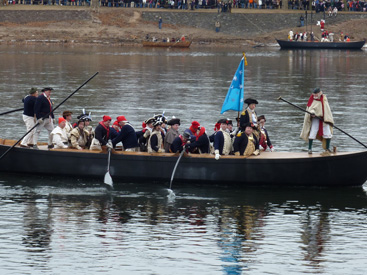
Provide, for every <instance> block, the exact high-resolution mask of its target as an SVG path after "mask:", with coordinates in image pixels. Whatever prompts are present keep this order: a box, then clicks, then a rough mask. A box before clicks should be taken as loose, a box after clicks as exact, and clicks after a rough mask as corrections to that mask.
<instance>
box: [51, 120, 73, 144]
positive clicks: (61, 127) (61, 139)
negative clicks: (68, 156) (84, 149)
mask: <svg viewBox="0 0 367 275" xmlns="http://www.w3.org/2000/svg"><path fill="white" fill-rule="evenodd" d="M58 122H59V124H58V125H57V126H56V128H55V129H53V130H52V131H51V134H50V136H51V140H52V144H53V148H55V149H67V148H69V139H68V135H67V133H66V129H65V125H66V120H65V118H63V117H59V121H58Z"/></svg>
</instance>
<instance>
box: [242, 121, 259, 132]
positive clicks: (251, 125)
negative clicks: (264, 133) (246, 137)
mask: <svg viewBox="0 0 367 275" xmlns="http://www.w3.org/2000/svg"><path fill="white" fill-rule="evenodd" d="M247 127H251V128H252V129H254V130H256V126H255V125H254V124H253V123H252V122H247V123H244V124H242V125H241V128H242V129H243V130H245V129H246V128H247Z"/></svg>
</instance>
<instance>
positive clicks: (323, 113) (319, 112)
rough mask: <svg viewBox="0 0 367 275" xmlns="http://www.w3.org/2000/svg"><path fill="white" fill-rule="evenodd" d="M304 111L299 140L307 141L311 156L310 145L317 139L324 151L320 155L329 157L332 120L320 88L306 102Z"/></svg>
mask: <svg viewBox="0 0 367 275" xmlns="http://www.w3.org/2000/svg"><path fill="white" fill-rule="evenodd" d="M306 111H307V112H306V113H305V118H304V121H303V128H302V133H301V138H302V139H304V140H305V141H308V153H309V154H312V143H313V140H314V139H315V138H317V139H318V140H320V141H322V147H323V148H324V149H325V152H323V153H322V155H330V149H329V148H330V140H331V137H332V131H333V128H332V126H333V125H334V119H333V114H332V113H331V109H330V106H329V102H328V100H327V98H326V96H325V95H324V94H323V93H322V91H321V90H320V88H316V89H315V90H314V91H313V94H312V95H311V96H310V98H309V100H308V103H307V108H306Z"/></svg>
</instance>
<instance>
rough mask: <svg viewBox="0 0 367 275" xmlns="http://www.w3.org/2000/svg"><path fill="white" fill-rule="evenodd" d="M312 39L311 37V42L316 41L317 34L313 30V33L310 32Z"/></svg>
mask: <svg viewBox="0 0 367 275" xmlns="http://www.w3.org/2000/svg"><path fill="white" fill-rule="evenodd" d="M310 39H311V42H314V41H315V35H314V33H313V32H311V34H310Z"/></svg>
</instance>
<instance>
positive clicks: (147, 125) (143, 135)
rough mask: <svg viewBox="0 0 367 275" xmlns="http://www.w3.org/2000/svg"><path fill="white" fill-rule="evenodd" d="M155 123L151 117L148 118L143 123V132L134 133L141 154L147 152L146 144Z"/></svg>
mask: <svg viewBox="0 0 367 275" xmlns="http://www.w3.org/2000/svg"><path fill="white" fill-rule="evenodd" d="M154 122H155V119H154V118H153V117H151V118H148V119H147V120H146V121H144V122H143V124H142V126H143V130H141V131H139V132H137V133H136V136H137V137H138V143H139V146H140V150H141V151H142V152H146V151H147V146H148V145H147V143H148V140H149V136H150V133H151V132H152V130H153V123H154Z"/></svg>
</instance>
